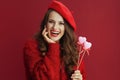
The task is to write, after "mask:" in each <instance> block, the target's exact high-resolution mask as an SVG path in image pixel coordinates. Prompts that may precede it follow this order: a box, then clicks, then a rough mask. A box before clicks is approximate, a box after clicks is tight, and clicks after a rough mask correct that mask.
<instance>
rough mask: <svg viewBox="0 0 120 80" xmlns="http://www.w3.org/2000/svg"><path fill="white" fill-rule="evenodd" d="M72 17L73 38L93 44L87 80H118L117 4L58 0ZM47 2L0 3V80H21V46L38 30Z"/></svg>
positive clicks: (119, 38)
mask: <svg viewBox="0 0 120 80" xmlns="http://www.w3.org/2000/svg"><path fill="white" fill-rule="evenodd" d="M60 1H61V2H63V3H64V4H65V5H66V6H68V7H69V8H70V9H71V11H72V13H73V15H74V18H75V21H76V24H77V26H78V28H77V32H76V33H77V35H81V36H86V37H87V38H88V41H90V42H92V43H93V46H92V49H91V51H90V54H91V55H90V56H85V58H84V60H85V66H86V72H87V80H120V77H119V74H120V58H119V56H120V54H119V53H120V48H119V45H120V43H119V41H120V36H119V34H120V31H119V30H120V28H119V27H120V22H119V21H120V6H119V4H120V1H119V0H60ZM50 2H51V0H1V1H0V80H25V72H24V65H23V51H22V50H23V47H24V43H25V42H26V40H27V39H29V38H31V37H32V35H33V34H34V33H35V32H37V31H39V25H40V22H41V20H42V18H43V15H44V13H45V12H46V10H47V7H48V5H49V3H50Z"/></svg>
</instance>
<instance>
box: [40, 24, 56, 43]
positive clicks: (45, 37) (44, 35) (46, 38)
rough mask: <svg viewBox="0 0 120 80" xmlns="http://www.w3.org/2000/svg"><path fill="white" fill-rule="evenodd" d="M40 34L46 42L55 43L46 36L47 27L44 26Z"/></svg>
mask: <svg viewBox="0 0 120 80" xmlns="http://www.w3.org/2000/svg"><path fill="white" fill-rule="evenodd" d="M42 35H43V37H44V39H45V40H46V41H47V42H48V43H55V41H53V40H51V39H50V38H49V37H48V32H47V28H46V26H45V28H44V30H43V32H42Z"/></svg>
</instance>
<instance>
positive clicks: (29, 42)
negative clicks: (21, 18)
mask: <svg viewBox="0 0 120 80" xmlns="http://www.w3.org/2000/svg"><path fill="white" fill-rule="evenodd" d="M25 47H31V48H37V47H38V41H37V40H36V39H34V38H30V39H28V40H27V41H26V42H25Z"/></svg>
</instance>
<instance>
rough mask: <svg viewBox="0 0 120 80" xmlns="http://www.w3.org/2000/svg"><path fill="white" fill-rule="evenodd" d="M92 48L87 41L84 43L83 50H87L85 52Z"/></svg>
mask: <svg viewBox="0 0 120 80" xmlns="http://www.w3.org/2000/svg"><path fill="white" fill-rule="evenodd" d="M91 46H92V43H90V42H87V41H86V42H85V43H84V47H83V49H85V50H87V49H90V47H91Z"/></svg>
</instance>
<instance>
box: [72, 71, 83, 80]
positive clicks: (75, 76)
mask: <svg viewBox="0 0 120 80" xmlns="http://www.w3.org/2000/svg"><path fill="white" fill-rule="evenodd" d="M71 78H72V80H83V78H82V74H81V73H80V70H76V71H75V72H74V73H73V74H72V76H71Z"/></svg>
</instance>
